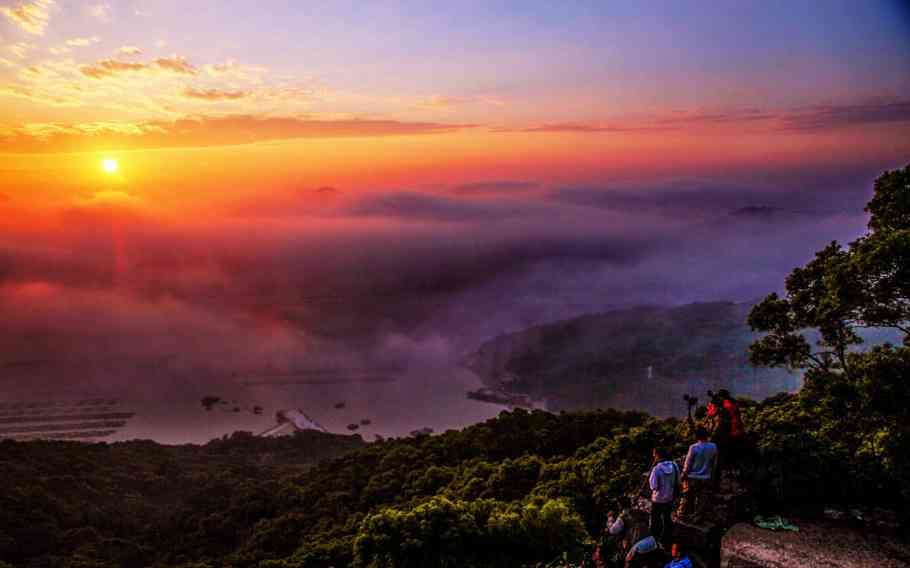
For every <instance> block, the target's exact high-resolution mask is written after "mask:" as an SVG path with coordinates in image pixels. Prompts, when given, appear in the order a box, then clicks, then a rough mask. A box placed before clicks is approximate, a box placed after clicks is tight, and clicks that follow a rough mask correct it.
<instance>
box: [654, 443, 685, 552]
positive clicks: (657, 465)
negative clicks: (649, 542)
mask: <svg viewBox="0 0 910 568" xmlns="http://www.w3.org/2000/svg"><path fill="white" fill-rule="evenodd" d="M653 455H654V467H653V468H652V469H651V475H650V476H649V477H648V484H649V485H650V487H651V519H650V523H649V529H650V531H651V535H652V536H654V538H656V539H657V541H658V542H660V543H661V544H667V543H669V541H670V536H671V535H672V533H673V520H672V519H671V518H670V513H671V512H672V511H673V500H674V499H676V487H677V485H678V484H679V468H678V467H677V466H676V464H675V463H673V462H672V461H671V460H670V459H669V454H668V452H667V450H666V449H664V448H654V454H653Z"/></svg>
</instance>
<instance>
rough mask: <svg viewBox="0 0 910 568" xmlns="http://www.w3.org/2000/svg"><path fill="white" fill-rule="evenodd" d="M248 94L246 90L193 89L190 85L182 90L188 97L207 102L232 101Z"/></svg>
mask: <svg viewBox="0 0 910 568" xmlns="http://www.w3.org/2000/svg"><path fill="white" fill-rule="evenodd" d="M249 95H250V94H249V93H248V92H247V91H239V90H238V91H222V90H219V89H194V88H192V87H187V88H186V89H184V90H183V96H184V97H186V98H188V99H196V100H202V101H209V102H216V101H232V100H237V99H242V98H245V97H248V96H249Z"/></svg>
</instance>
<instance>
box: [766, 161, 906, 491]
mask: <svg viewBox="0 0 910 568" xmlns="http://www.w3.org/2000/svg"><path fill="white" fill-rule="evenodd" d="M866 211H867V212H869V213H870V214H871V215H870V219H869V231H868V233H867V234H866V235H864V236H862V237H861V238H859V239H857V240H856V241H854V242H852V243H850V245H849V246H848V247H846V248H844V247H842V246H841V245H839V244H838V243H831V244H830V245H828V246H827V247H826V248H825V249H823V250H822V251H820V252H818V253H817V254H816V257H815V259H813V260H812V261H811V262H809V263H808V264H806V266H804V267H801V268H797V269H795V270H793V272H792V273H791V274H790V275H789V277H788V278H787V281H786V290H787V294H786V296H785V297H783V298H781V297H779V296H777V295H776V294H771V295H770V296H768V297H767V298H765V300H764V301H762V302H761V303H760V304H758V305H757V306H756V307H755V308H754V309H753V310H752V312H751V313H750V314H749V324H750V325H751V326H752V328H753V329H755V330H757V331H762V332H766V333H767V335H765V336H764V337H763V338H762V339H760V340H759V341H757V342H756V343H754V344H753V345H752V346H751V348H750V349H751V358H752V361H753V362H754V363H756V364H761V365H772V366H781V365H785V366H789V367H793V368H799V367H808V368H809V370H808V372H807V373H806V374H805V386H804V387H803V389H802V391H801V392H800V393H799V396H798V397H796V398H795V399H794V401H793V403H792V404H791V407H792V410H793V415H794V416H797V417H799V418H798V419H796V420H794V419H792V418H787V419H786V420H779V417H775V418H774V419H773V422H777V423H778V424H777V425H775V426H774V430H776V433H778V434H780V433H781V431H782V427H792V428H798V429H799V431H797V432H791V433H790V435H787V436H784V437H782V438H775V440H774V441H775V443H776V446H775V447H776V448H778V449H780V448H781V447H782V446H784V447H788V448H789V451H788V455H790V456H798V457H799V459H804V458H806V457H807V454H808V455H809V456H813V455H824V456H826V457H827V458H830V459H829V463H826V464H824V467H827V468H829V471H831V473H832V480H834V479H837V480H838V482H839V483H840V484H842V485H844V486H845V487H844V488H843V491H851V492H853V493H854V495H863V494H864V492H867V491H875V490H876V488H875V485H876V484H881V485H880V489H881V490H884V488H885V487H886V486H889V488H890V490H891V492H892V495H893V494H894V493H897V492H903V495H902V498H903V499H906V498H907V497H908V491H910V490H908V485H907V483H906V480H907V474H908V470H910V458H908V452H907V448H910V437H908V428H910V425H908V424H910V420H908V418H910V414H908V407H910V380H908V378H910V372H908V371H910V366H908V361H910V347H908V339H907V337H908V336H907V335H906V334H907V332H908V330H910V166H908V167H906V168H904V169H903V170H896V171H892V172H885V173H884V174H882V175H881V176H880V177H879V178H878V180H876V182H875V196H874V197H873V199H872V200H871V201H870V202H869V205H868V206H867V208H866ZM864 327H890V328H894V329H896V330H899V331H900V332H901V333H903V334H904V336H903V346H894V345H891V344H887V343H886V344H884V345H878V346H875V347H874V348H872V349H870V350H867V351H865V352H861V351H858V350H857V349H856V348H855V347H856V346H857V345H858V344H860V343H861V342H862V339H861V338H860V335H859V334H858V332H857V330H858V329H859V328H864ZM808 330H813V331H815V332H817V333H818V336H819V339H818V341H817V342H816V343H815V345H814V346H813V345H811V344H810V341H809V340H808V339H807V337H806V335H805V334H806V332H807V331H808ZM764 443H765V444H768V443H769V439H768V438H767V437H766V438H764ZM788 444H789V446H788ZM793 444H795V445H793ZM816 465H819V466H821V464H816ZM889 479H890V480H893V479H901V480H904V482H903V483H901V484H898V485H889V481H887V480H889ZM819 489H821V490H824V491H829V490H830V488H828V487H825V486H823V487H821V488H819ZM857 492H859V493H857Z"/></svg>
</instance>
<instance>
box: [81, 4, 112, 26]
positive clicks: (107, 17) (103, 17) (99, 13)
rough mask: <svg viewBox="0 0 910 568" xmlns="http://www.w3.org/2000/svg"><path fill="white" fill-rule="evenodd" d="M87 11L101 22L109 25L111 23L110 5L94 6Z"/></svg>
mask: <svg viewBox="0 0 910 568" xmlns="http://www.w3.org/2000/svg"><path fill="white" fill-rule="evenodd" d="M87 11H88V14H89V15H90V16H91V17H93V18H95V19H96V20H98V21H99V22H104V23H107V22H110V21H111V6H110V4H93V5H91V6H89V7H88V8H87Z"/></svg>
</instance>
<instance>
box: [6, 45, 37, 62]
mask: <svg viewBox="0 0 910 568" xmlns="http://www.w3.org/2000/svg"><path fill="white" fill-rule="evenodd" d="M34 47H35V46H34V45H32V44H30V43H26V42H24V41H19V42H16V43H13V44H10V45H8V46H6V49H7V50H9V52H10V53H12V54H13V55H15V56H16V57H18V58H19V59H25V56H26V55H28V52H29V51H31V50H32V49H34Z"/></svg>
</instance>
